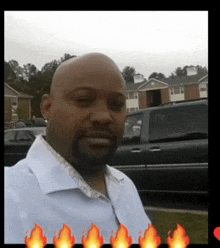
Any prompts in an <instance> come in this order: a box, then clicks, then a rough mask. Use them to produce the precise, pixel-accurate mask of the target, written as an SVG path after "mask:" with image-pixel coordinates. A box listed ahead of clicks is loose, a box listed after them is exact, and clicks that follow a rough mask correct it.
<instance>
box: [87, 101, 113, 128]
mask: <svg viewBox="0 0 220 248" xmlns="http://www.w3.org/2000/svg"><path fill="white" fill-rule="evenodd" d="M90 121H91V122H92V123H95V124H106V125H109V124H110V123H111V122H112V116H111V113H110V111H109V109H108V106H107V103H106V102H105V101H100V102H99V103H98V104H97V105H96V107H95V108H94V110H93V112H92V113H91V114H90Z"/></svg>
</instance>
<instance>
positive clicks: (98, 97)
mask: <svg viewBox="0 0 220 248" xmlns="http://www.w3.org/2000/svg"><path fill="white" fill-rule="evenodd" d="M125 92H126V85H125V81H124V79H123V77H122V74H121V72H120V70H119V69H118V67H117V65H116V64H115V63H114V62H113V61H112V60H111V59H110V58H109V57H107V56H105V55H103V54H99V53H92V54H86V55H84V56H81V57H77V58H73V59H69V60H67V61H65V62H64V63H63V64H61V65H60V66H59V67H58V69H57V70H56V72H55V74H54V77H53V80H52V84H51V92H50V94H47V95H44V96H43V97H42V102H41V113H42V115H43V117H44V118H45V119H47V128H46V137H44V136H41V135H39V136H37V138H36V140H35V141H34V143H33V144H32V146H31V148H30V149H29V151H28V153H27V156H26V158H25V159H23V160H21V161H19V162H18V163H17V164H16V165H14V166H13V167H10V168H6V169H5V243H24V241H25V237H26V232H27V231H29V233H30V232H31V231H32V230H33V229H34V228H35V224H38V225H39V226H40V227H41V228H43V230H44V235H45V236H47V240H48V243H53V238H54V236H55V235H54V233H55V231H58V232H59V231H60V230H61V229H62V228H63V224H66V225H68V226H69V227H70V228H71V230H72V235H73V236H75V238H76V243H81V242H82V237H83V232H84V231H86V232H88V231H89V230H90V229H91V227H92V224H95V225H96V226H97V227H98V228H99V229H100V232H101V235H102V236H103V237H104V240H105V243H106V244H108V243H110V238H111V234H112V231H114V233H116V232H117V230H118V229H119V228H120V224H123V225H125V226H126V227H127V228H128V230H129V235H131V236H132V238H133V243H138V238H139V233H140V231H141V230H142V231H144V230H146V229H147V228H148V224H149V223H150V220H149V218H148V217H147V215H146V214H145V211H144V209H143V206H142V203H141V200H140V197H139V195H138V192H137V190H136V188H135V186H134V184H133V182H132V181H131V180H130V179H129V178H128V177H127V176H126V175H125V174H123V173H122V172H120V171H118V170H116V169H114V168H112V167H110V166H108V165H107V163H108V162H109V161H110V159H111V157H112V155H113V154H114V152H115V150H116V149H117V146H118V144H119V142H120V140H121V139H122V137H123V132H124V122H125V103H126V94H125Z"/></svg>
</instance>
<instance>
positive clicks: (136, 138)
mask: <svg viewBox="0 0 220 248" xmlns="http://www.w3.org/2000/svg"><path fill="white" fill-rule="evenodd" d="M142 119H143V114H142V113H141V114H135V115H131V116H128V117H126V120H125V129H124V135H123V140H122V142H121V143H122V144H130V143H139V142H140V136H141V124H142Z"/></svg>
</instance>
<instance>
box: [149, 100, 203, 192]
mask: <svg viewBox="0 0 220 248" xmlns="http://www.w3.org/2000/svg"><path fill="white" fill-rule="evenodd" d="M148 141H149V143H148V148H149V149H148V151H149V153H148V156H147V175H148V180H149V187H148V190H151V191H155V192H156V191H163V192H182V193H184V192H185V193H186V192H188V193H192V194H193V193H201V194H203V193H207V192H208V107H207V105H206V104H191V105H189V104H188V105H183V106H172V107H168V108H158V109H155V110H153V111H151V113H150V123H149V137H148Z"/></svg>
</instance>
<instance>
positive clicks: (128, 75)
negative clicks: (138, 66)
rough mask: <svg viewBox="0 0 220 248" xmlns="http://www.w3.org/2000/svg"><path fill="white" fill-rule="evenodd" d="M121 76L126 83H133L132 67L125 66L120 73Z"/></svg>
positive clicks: (133, 70)
mask: <svg viewBox="0 0 220 248" xmlns="http://www.w3.org/2000/svg"><path fill="white" fill-rule="evenodd" d="M122 75H123V77H124V79H125V81H126V82H132V83H134V78H133V77H134V75H135V69H134V67H130V66H126V67H125V68H124V69H123V71H122Z"/></svg>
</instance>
